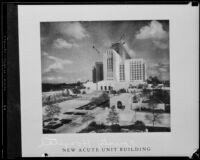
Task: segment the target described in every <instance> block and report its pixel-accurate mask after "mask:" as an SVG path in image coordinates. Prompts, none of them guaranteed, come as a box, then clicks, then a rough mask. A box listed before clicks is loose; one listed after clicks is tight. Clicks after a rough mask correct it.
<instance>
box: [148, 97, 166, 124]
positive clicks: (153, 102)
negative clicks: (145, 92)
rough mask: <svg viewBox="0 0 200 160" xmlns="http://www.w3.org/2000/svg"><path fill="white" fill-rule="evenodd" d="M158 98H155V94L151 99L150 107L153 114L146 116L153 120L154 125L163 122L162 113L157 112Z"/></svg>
mask: <svg viewBox="0 0 200 160" xmlns="http://www.w3.org/2000/svg"><path fill="white" fill-rule="evenodd" d="M156 105H157V104H156V100H155V99H154V98H153V96H152V97H151V99H150V103H149V108H150V110H151V113H152V114H151V115H149V114H147V115H146V116H145V117H146V119H148V120H149V121H151V122H152V124H153V127H154V126H155V123H156V122H157V123H160V122H161V118H162V114H161V113H159V112H156Z"/></svg>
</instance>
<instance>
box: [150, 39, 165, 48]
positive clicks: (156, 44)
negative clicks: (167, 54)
mask: <svg viewBox="0 0 200 160" xmlns="http://www.w3.org/2000/svg"><path fill="white" fill-rule="evenodd" d="M153 44H154V45H155V46H156V47H157V48H160V49H167V48H168V47H169V44H168V43H167V42H162V41H158V40H153Z"/></svg>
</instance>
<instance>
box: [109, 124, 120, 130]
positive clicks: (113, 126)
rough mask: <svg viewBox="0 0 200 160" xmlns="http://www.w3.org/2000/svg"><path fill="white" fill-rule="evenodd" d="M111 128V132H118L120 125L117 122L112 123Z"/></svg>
mask: <svg viewBox="0 0 200 160" xmlns="http://www.w3.org/2000/svg"><path fill="white" fill-rule="evenodd" d="M111 130H112V132H120V130H121V127H120V125H119V124H114V125H112V126H111Z"/></svg>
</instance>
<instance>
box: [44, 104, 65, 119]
mask: <svg viewBox="0 0 200 160" xmlns="http://www.w3.org/2000/svg"><path fill="white" fill-rule="evenodd" d="M45 111H46V113H47V114H46V116H47V117H49V118H53V117H54V116H56V115H59V114H60V112H61V109H60V107H59V106H58V105H57V104H50V105H48V106H47V107H46V108H45Z"/></svg>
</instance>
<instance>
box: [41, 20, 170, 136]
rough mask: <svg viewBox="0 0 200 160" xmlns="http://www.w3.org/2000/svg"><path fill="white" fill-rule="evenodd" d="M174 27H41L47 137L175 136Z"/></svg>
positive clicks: (160, 23) (162, 23)
mask: <svg viewBox="0 0 200 160" xmlns="http://www.w3.org/2000/svg"><path fill="white" fill-rule="evenodd" d="M169 28H170V21H169V20H166V19H163V20H160V19H159V20H128V21H127V20H122V21H55V22H40V45H41V78H42V80H41V91H42V93H41V95H42V108H41V109H42V121H43V122H42V123H43V124H41V125H42V128H43V134H59V133H62V134H65V133H66V134H67V133H80V134H81V133H135V132H171V125H170V118H171V117H170V107H171V106H170V45H169V42H170V36H169V35H170V34H169V33H170V29H169Z"/></svg>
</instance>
